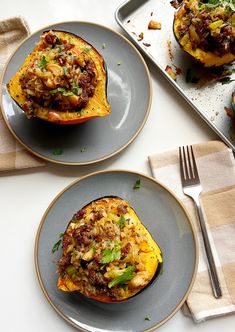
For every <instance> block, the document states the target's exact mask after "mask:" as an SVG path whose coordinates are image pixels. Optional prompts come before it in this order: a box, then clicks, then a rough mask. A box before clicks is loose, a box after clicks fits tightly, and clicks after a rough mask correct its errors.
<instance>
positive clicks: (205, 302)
mask: <svg viewBox="0 0 235 332" xmlns="http://www.w3.org/2000/svg"><path fill="white" fill-rule="evenodd" d="M193 150H194V153H195V157H196V162H197V166H198V173H199V177H200V180H201V184H202V187H203V193H202V195H201V204H202V208H203V211H204V215H205V217H206V223H207V228H208V231H209V237H210V238H211V240H212V250H213V253H214V257H215V263H216V266H217V270H218V275H219V280H220V284H221V288H222V293H223V296H222V297H221V298H219V299H215V298H214V296H213V294H212V288H211V284H210V279H209V274H208V270H207V265H206V260H205V254H204V251H203V250H204V249H203V244H202V238H201V232H200V230H199V226H198V225H199V223H198V220H197V215H196V210H195V207H194V204H193V202H192V200H191V199H190V198H189V197H187V196H185V195H184V194H183V191H182V186H181V180H180V169H179V157H178V149H177V150H174V151H167V152H163V153H158V154H153V155H150V156H149V162H150V167H151V170H152V173H153V176H154V177H155V178H156V179H157V180H158V181H160V182H161V183H164V184H165V185H166V186H168V188H170V189H171V190H172V191H173V192H174V193H175V194H176V196H177V197H178V199H179V200H180V201H181V202H182V203H183V204H184V206H185V208H186V210H187V211H188V213H189V214H190V215H191V217H192V221H193V223H194V225H195V228H196V232H197V235H198V241H199V266H198V272H197V276H196V280H195V283H194V285H193V288H192V290H191V292H190V294H189V296H188V299H187V300H186V303H185V304H184V305H183V307H182V310H183V313H184V314H185V315H190V316H191V317H192V318H193V319H194V321H195V322H200V321H203V320H206V319H209V318H213V317H218V316H223V315H227V314H232V313H233V314H234V313H235V159H234V157H233V153H232V151H231V149H229V148H228V147H227V146H226V145H225V144H224V143H222V142H220V141H211V142H206V143H201V144H195V145H193Z"/></svg>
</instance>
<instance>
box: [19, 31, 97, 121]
mask: <svg viewBox="0 0 235 332" xmlns="http://www.w3.org/2000/svg"><path fill="white" fill-rule="evenodd" d="M38 45H39V51H38V52H37V57H36V58H35V57H34V58H33V60H32V61H31V62H30V63H29V65H28V67H27V70H26V71H25V72H24V73H23V74H21V76H20V85H21V88H22V90H23V93H24V94H25V96H26V99H27V101H26V102H25V104H24V105H23V109H24V111H25V112H26V113H28V115H33V112H34V111H35V110H37V109H38V108H41V107H47V108H52V109H56V110H58V111H68V112H77V111H81V110H82V108H84V107H86V105H87V104H88V102H89V98H90V97H92V96H93V95H94V92H95V88H96V85H97V72H96V67H95V64H94V62H93V60H92V59H91V57H89V51H90V47H87V48H84V49H83V50H80V49H79V48H78V47H77V46H76V45H75V43H74V42H73V38H72V37H71V38H70V39H68V40H67V39H66V40H65V39H62V38H58V37H57V35H56V32H53V31H49V32H47V33H44V34H43V36H42V37H41V40H40V42H39V44H38Z"/></svg>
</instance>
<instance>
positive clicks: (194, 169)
mask: <svg viewBox="0 0 235 332" xmlns="http://www.w3.org/2000/svg"><path fill="white" fill-rule="evenodd" d="M190 150H191V155H192V162H193V171H194V177H195V178H197V179H199V175H198V171H197V164H196V160H195V157H194V152H193V147H192V145H191V146H190Z"/></svg>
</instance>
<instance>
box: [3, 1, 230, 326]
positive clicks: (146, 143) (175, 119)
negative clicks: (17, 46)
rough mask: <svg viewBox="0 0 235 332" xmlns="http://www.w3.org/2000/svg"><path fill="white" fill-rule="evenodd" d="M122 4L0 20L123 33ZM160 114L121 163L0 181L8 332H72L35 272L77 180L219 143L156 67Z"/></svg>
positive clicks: (56, 168)
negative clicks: (39, 252)
mask: <svg viewBox="0 0 235 332" xmlns="http://www.w3.org/2000/svg"><path fill="white" fill-rule="evenodd" d="M121 3H122V0H106V1H105V0H99V1H96V0H89V1H88V0H55V1H53V0H40V1H35V2H34V1H30V0H21V1H19V0H1V3H0V20H2V19H5V18H8V17H12V16H15V15H17V16H18V15H22V16H23V17H24V18H25V19H26V20H27V21H28V23H29V26H30V28H31V31H32V32H34V31H36V30H38V29H40V28H42V27H44V26H46V25H49V24H52V23H57V22H63V21H71V20H78V21H79V20H81V21H91V22H96V23H100V24H102V25H106V26H108V27H110V28H113V29H114V30H116V31H119V32H121V33H122V31H121V29H120V28H119V26H118V25H117V23H116V21H115V19H114V12H115V10H116V8H117V6H118V5H119V4H121ZM148 65H149V69H150V72H151V76H152V83H153V86H152V88H153V101H152V108H151V112H150V115H149V118H148V120H147V123H146V125H145V126H144V128H143V130H142V131H141V133H140V134H139V136H138V137H137V138H136V140H135V141H134V142H133V143H132V144H131V145H130V146H129V147H128V148H127V149H125V150H124V151H123V152H121V153H120V154H118V155H117V156H115V157H113V158H111V159H108V160H106V161H104V162H100V163H98V164H96V165H89V166H82V167H81V166H80V167H79V166H75V167H71V166H63V165H56V164H51V163H47V165H46V166H45V167H42V168H38V169H34V170H22V171H14V172H9V173H4V174H0V225H1V236H0V253H1V254H0V255H1V256H0V257H1V258H0V261H1V263H0V266H1V268H0V270H1V273H0V288H1V292H0V294H1V297H0V298H1V300H0V307H1V311H0V330H1V331H4V332H11V331H14V332H32V331H34V332H42V331H50V332H58V331H64V332H72V331H77V330H76V329H75V328H74V327H72V326H70V325H69V324H68V323H67V322H65V321H64V320H63V319H62V318H61V317H60V316H59V315H58V314H57V313H56V312H55V311H54V309H53V308H52V307H51V306H50V304H49V303H48V302H47V300H46V298H45V297H44V295H43V293H42V291H41V289H40V287H39V283H38V280H37V277H36V273H35V269H34V256H33V253H34V241H35V235H36V232H37V228H38V225H39V222H40V220H41V217H42V215H43V213H44V211H45V209H46V208H47V206H48V204H49V203H50V202H51V200H52V199H53V198H54V197H55V196H56V195H57V193H58V192H59V191H61V190H62V189H63V188H64V187H65V186H66V185H68V184H69V183H71V182H72V181H73V180H74V179H76V178H78V177H80V176H82V175H84V174H88V173H90V172H93V171H97V170H102V169H132V170H135V171H138V172H143V173H146V174H147V175H151V174H150V170H149V166H148V162H147V156H148V155H149V154H151V153H153V152H156V151H157V152H159V151H164V150H166V149H171V148H175V147H177V146H179V145H184V144H192V143H197V142H202V141H208V140H211V139H217V138H218V137H217V136H216V134H215V133H214V132H213V131H212V130H211V129H210V128H209V127H208V125H206V124H205V123H204V122H203V120H202V119H201V118H200V117H199V116H198V115H197V114H196V113H195V111H194V110H193V109H192V108H191V107H190V106H189V105H188V104H187V103H186V102H185V101H184V100H183V98H182V97H181V96H179V95H178V93H177V92H176V91H175V90H174V89H173V87H171V85H170V84H169V83H168V82H167V81H166V79H165V78H163V77H162V75H161V73H160V72H159V71H158V70H157V69H156V68H155V67H153V66H152V65H151V64H149V63H148ZM234 326H235V316H230V317H223V318H218V319H213V320H211V321H207V322H204V323H201V324H197V325H196V324H195V323H193V321H192V320H191V319H189V318H187V317H185V316H183V314H182V313H181V311H179V312H177V313H176V315H175V316H174V317H173V318H172V319H170V320H169V321H168V322H166V323H165V324H164V325H163V326H161V327H160V328H159V329H158V330H159V331H161V332H173V331H174V332H175V331H180V332H186V331H187V332H188V331H189V330H190V331H191V332H193V331H197V332H209V331H213V332H221V331H224V332H232V331H234Z"/></svg>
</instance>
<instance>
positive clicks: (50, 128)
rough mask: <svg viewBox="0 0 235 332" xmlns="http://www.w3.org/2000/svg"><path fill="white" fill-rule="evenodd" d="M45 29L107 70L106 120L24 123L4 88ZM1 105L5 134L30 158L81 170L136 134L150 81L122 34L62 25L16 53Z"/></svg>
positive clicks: (89, 25)
mask: <svg viewBox="0 0 235 332" xmlns="http://www.w3.org/2000/svg"><path fill="white" fill-rule="evenodd" d="M48 29H57V30H65V31H69V32H72V33H75V34H77V35H79V36H81V37H82V38H84V39H86V40H87V41H88V42H90V43H91V44H92V45H94V46H95V47H96V48H97V50H98V51H99V52H100V53H101V54H102V55H103V57H104V60H105V62H106V65H107V68H108V101H109V103H110V105H111V112H112V113H111V115H109V116H107V117H104V118H99V119H93V120H90V121H88V122H86V123H83V124H79V125H69V126H58V125H54V124H50V123H46V122H43V121H41V120H38V119H31V120H28V119H27V118H26V116H25V114H24V113H23V112H22V110H21V109H20V108H19V107H18V106H17V105H16V103H15V102H14V101H13V100H12V99H11V98H10V97H9V95H8V93H7V91H6V83H7V82H8V80H9V79H10V78H11V77H12V75H13V74H14V73H15V72H16V71H17V70H18V68H19V66H20V65H21V64H22V63H23V60H24V59H25V57H26V56H27V55H28V54H29V53H30V51H31V50H32V49H33V48H34V45H35V43H36V42H37V41H38V40H39V36H40V34H41V33H42V31H44V30H48ZM104 45H105V48H104ZM1 103H2V105H1V106H2V110H3V116H4V119H5V121H6V123H7V125H8V127H9V129H10V130H11V132H12V133H13V135H14V136H15V137H16V139H18V141H20V143H21V144H23V145H24V146H25V147H26V148H27V149H28V150H30V151H31V152H32V153H34V154H35V155H37V156H39V157H41V158H43V159H46V160H49V161H51V162H55V163H61V164H70V165H71V164H73V165H84V164H89V163H94V162H97V161H101V160H104V159H107V158H109V157H111V156H113V155H115V154H116V153H118V152H120V151H121V150H122V149H124V148H125V147H126V146H127V145H128V144H129V143H131V142H132V141H133V140H134V139H135V137H136V136H137V135H138V133H139V132H140V130H141V129H142V128H143V126H144V124H145V122H146V120H147V116H148V114H149V109H150V105H151V83H150V76H149V71H148V69H147V66H146V64H145V62H144V60H143V58H142V56H141V55H140V54H139V52H138V51H137V50H136V48H135V47H134V46H133V45H132V44H131V43H130V42H129V41H128V40H127V39H126V38H124V37H123V36H122V35H120V34H118V33H116V32H114V31H112V30H110V29H108V28H106V27H103V26H100V25H96V24H93V23H87V22H65V23H60V24H55V25H51V26H49V27H45V28H44V29H42V30H40V31H38V32H36V33H34V34H33V35H31V36H30V37H29V38H28V39H26V40H25V41H24V42H23V43H22V44H21V45H20V47H19V48H18V49H17V50H16V52H15V53H14V54H13V56H12V57H11V59H10V60H9V62H8V64H7V66H6V69H5V71H4V74H3V77H2V98H1ZM55 151H62V153H61V154H59V155H58V154H55Z"/></svg>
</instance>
